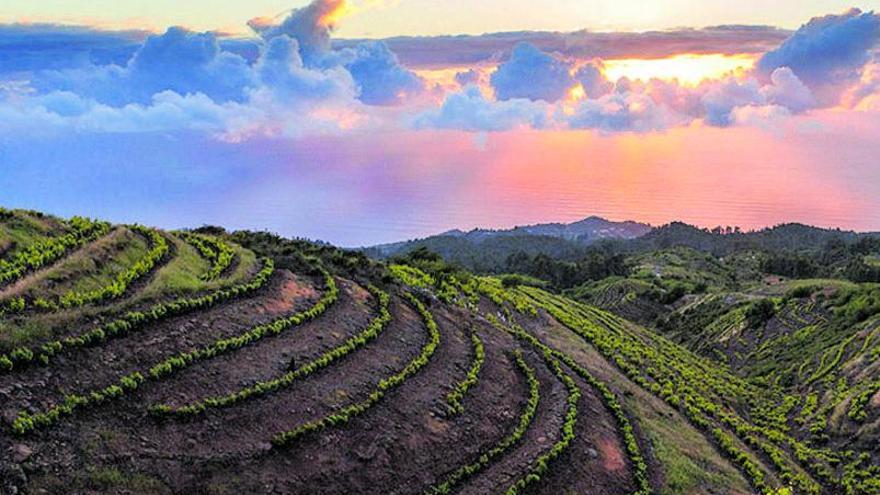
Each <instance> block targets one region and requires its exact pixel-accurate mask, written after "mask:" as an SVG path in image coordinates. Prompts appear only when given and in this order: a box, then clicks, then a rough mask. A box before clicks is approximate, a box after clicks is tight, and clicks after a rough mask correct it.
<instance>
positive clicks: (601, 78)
mask: <svg viewBox="0 0 880 495" xmlns="http://www.w3.org/2000/svg"><path fill="white" fill-rule="evenodd" d="M604 70H605V65H604V64H603V63H602V60H600V59H596V60H593V61H590V62H588V63H586V64H584V65H583V66H581V67H580V68H579V69H578V71H577V73H576V74H575V75H574V79H575V80H576V81H577V82H579V83H580V84H581V86H582V87H583V88H584V92H586V93H587V96H589V97H590V98H597V97H599V96H603V95H606V94H608V93H610V92H611V90H612V89H613V88H614V84H613V83H612V82H611V81H609V80H608V78H607V77H605V74H604Z"/></svg>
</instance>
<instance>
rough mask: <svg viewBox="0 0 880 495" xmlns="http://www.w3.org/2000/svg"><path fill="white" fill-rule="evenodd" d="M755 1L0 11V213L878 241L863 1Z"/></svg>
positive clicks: (258, 225) (874, 82)
mask: <svg viewBox="0 0 880 495" xmlns="http://www.w3.org/2000/svg"><path fill="white" fill-rule="evenodd" d="M767 3H768V2H761V3H758V2H751V1H748V0H744V1H742V2H738V3H737V4H736V5H735V6H732V5H731V3H730V2H721V1H705V2H685V1H679V0H669V1H665V2H620V1H619V0H618V1H615V2H611V1H608V2H606V1H592V2H585V1H574V0H572V1H568V0H560V1H557V2H532V1H525V0H507V1H505V2H501V1H496V0H479V1H474V0H470V1H468V2H464V1H458V0H444V1H439V0H438V1H434V0H399V1H393V0H387V1H382V0H349V1H346V0H314V1H313V2H311V3H306V2H298V3H297V2H294V3H290V2H279V1H275V0H252V1H251V2H231V1H230V2H218V1H212V2H207V1H202V0H191V1H189V2H184V3H182V4H181V3H180V2H175V3H174V4H172V2H166V1H162V0H152V1H149V2H147V1H143V2H142V1H129V2H109V1H107V2H104V1H101V0H94V1H89V2H78V1H72V0H65V1H60V0H59V1H52V0H42V1H29V2H23V1H18V0H11V1H10V0H7V1H6V2H4V3H3V4H2V5H0V172H2V173H0V205H3V206H6V207H25V208H33V209H38V210H43V211H47V212H50V213H55V214H59V215H63V216H71V215H89V216H94V217H100V218H106V219H110V220H114V221H122V222H140V223H145V224H150V225H156V226H161V227H167V228H179V227H194V226H199V225H203V224H216V225H223V226H226V227H228V228H231V229H238V228H246V229H255V230H263V229H265V230H271V231H274V232H278V233H281V234H284V235H289V236H301V237H309V238H313V239H322V240H326V241H330V242H333V243H336V244H339V245H343V246H361V245H370V244H376V243H382V242H390V241H396V240H401V239H406V238H413V237H420V236H425V235H430V234H434V233H438V232H442V231H445V230H448V229H452V228H461V229H470V228H476V227H490V228H500V227H510V226H513V225H518V224H527V223H537V222H548V221H575V220H578V219H581V218H584V217H586V216H589V215H601V216H604V217H606V218H609V219H613V220H627V219H632V220H639V221H645V222H650V223H652V224H655V225H660V224H663V223H666V222H669V221H673V220H682V221H686V222H690V223H694V224H696V225H699V226H705V227H713V226H715V225H738V226H740V227H743V228H746V229H753V228H754V229H757V228H762V227H765V226H771V225H775V224H778V223H784V222H802V223H809V224H814V225H820V226H826V227H840V228H846V229H856V230H872V231H873V230H876V231H880V208H878V206H880V199H878V198H880V164H878V163H877V162H876V159H875V157H876V156H880V43H878V42H880V15H878V14H876V13H875V12H874V11H873V10H872V9H875V8H878V7H880V5H878V3H880V2H864V3H863V4H862V5H857V6H853V5H852V4H849V3H842V2H836V1H830V0H822V1H819V0H816V1H799V2H793V1H792V2H785V1H780V2H770V3H771V4H772V5H765V4H767ZM462 33H464V34H466V35H459V34H462ZM451 35H459V36H451Z"/></svg>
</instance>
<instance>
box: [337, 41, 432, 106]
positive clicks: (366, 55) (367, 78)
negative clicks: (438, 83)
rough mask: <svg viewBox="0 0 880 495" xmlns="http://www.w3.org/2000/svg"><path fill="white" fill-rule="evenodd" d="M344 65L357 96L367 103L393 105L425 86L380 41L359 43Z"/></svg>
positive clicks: (418, 91)
mask: <svg viewBox="0 0 880 495" xmlns="http://www.w3.org/2000/svg"><path fill="white" fill-rule="evenodd" d="M352 51H353V55H352V60H350V61H349V62H347V63H346V64H345V68H346V69H347V70H348V72H349V73H351V76H352V77H353V78H354V80H355V82H356V84H357V87H358V89H359V95H358V97H359V99H360V100H361V101H362V102H364V103H366V104H368V105H393V104H397V103H400V102H402V101H403V100H404V99H406V97H407V96H411V95H414V94H417V93H420V92H421V91H422V90H423V89H424V82H423V81H422V79H421V78H420V77H419V76H417V75H416V74H414V73H413V72H411V71H410V70H408V69H407V68H405V67H403V66H402V65H400V61H398V60H397V56H396V55H394V53H392V52H391V50H389V49H388V45H386V44H385V43H383V42H381V41H372V42H367V43H361V44H360V45H358V46H357V47H355V48H354V49H352Z"/></svg>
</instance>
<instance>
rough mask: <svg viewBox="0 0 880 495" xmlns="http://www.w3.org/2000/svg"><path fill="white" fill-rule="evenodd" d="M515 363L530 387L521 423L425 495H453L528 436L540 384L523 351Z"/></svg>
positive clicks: (536, 406) (515, 356) (518, 352)
mask: <svg viewBox="0 0 880 495" xmlns="http://www.w3.org/2000/svg"><path fill="white" fill-rule="evenodd" d="M514 361H515V362H516V367H517V369H519V371H520V372H521V373H522V374H523V375H524V376H525V378H526V381H527V382H528V385H529V398H528V400H527V401H526V406H525V408H524V409H523V411H522V413H521V414H520V416H519V422H517V425H516V428H514V430H513V431H512V432H511V433H510V434H509V435H507V436H506V437H504V439H503V440H501V442H499V443H498V444H497V445H495V446H494V447H492V449H491V450H489V451H488V452H486V453H484V454H481V455H480V457H478V458H477V460H476V461H474V462H472V463H470V464H466V465H464V466H461V467H460V468H458V469H456V470H455V471H453V472H451V473H449V474H448V475H447V476H446V477H445V478H444V479H443V481H441V482H439V483H437V484H435V485H433V486H431V487H430V488H428V489H427V490H426V491H425V492H424V493H425V495H446V494H448V493H451V492H452V490H453V489H455V487H456V486H458V485H459V484H461V483H462V482H463V481H465V480H467V479H468V478H470V477H471V476H473V475H475V474H477V473H479V472H480V471H482V470H483V469H485V468H486V467H487V466H489V464H491V463H492V461H493V460H495V459H496V458H498V457H500V456H501V455H502V454H504V453H505V452H507V451H508V450H509V449H511V448H512V447H513V446H514V445H516V444H517V443H519V442H520V440H522V437H523V436H524V435H525V434H526V431H528V429H529V427H530V426H531V424H532V420H534V419H535V414H536V413H537V411H538V404H539V403H540V401H541V395H540V390H539V387H540V383H539V382H538V378H537V376H536V375H535V370H534V369H533V368H532V367H531V366H529V364H528V363H526V361H525V359H523V355H522V351H519V350H517V351H516V352H515V353H514Z"/></svg>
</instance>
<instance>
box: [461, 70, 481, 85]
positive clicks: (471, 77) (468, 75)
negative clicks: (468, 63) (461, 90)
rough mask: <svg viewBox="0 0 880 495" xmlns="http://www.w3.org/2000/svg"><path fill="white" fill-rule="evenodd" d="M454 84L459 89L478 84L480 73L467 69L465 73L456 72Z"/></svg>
mask: <svg viewBox="0 0 880 495" xmlns="http://www.w3.org/2000/svg"><path fill="white" fill-rule="evenodd" d="M455 82H457V83H458V84H459V86H461V87H465V86H467V85H469V84H476V83H478V82H480V71H478V70H477V69H468V70H466V71H461V72H458V73H456V74H455Z"/></svg>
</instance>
